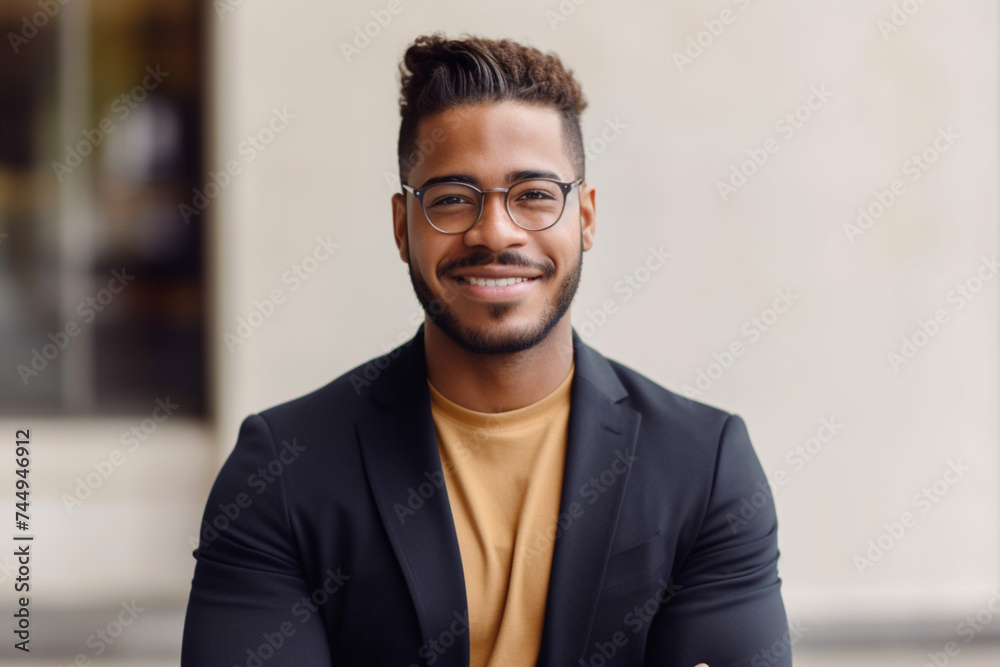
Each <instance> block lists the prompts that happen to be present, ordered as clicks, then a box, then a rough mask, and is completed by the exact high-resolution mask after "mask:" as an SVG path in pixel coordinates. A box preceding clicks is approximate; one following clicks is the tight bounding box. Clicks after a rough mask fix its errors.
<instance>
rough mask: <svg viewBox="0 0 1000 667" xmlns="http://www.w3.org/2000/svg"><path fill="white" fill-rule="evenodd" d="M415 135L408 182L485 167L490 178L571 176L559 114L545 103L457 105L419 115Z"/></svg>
mask: <svg viewBox="0 0 1000 667" xmlns="http://www.w3.org/2000/svg"><path fill="white" fill-rule="evenodd" d="M416 139H417V145H416V150H417V151H419V153H420V157H421V158H422V159H421V160H420V164H419V165H416V168H415V169H414V170H413V172H412V176H414V177H415V178H414V179H413V180H414V181H417V180H418V179H420V178H427V177H430V176H437V175H440V174H438V173H437V172H440V171H441V170H445V171H447V172H455V173H465V174H473V175H474V174H476V173H479V172H484V171H488V172H490V173H491V174H492V175H493V177H499V176H506V175H507V174H510V173H514V172H518V171H531V170H535V171H547V172H550V173H555V174H558V175H559V177H560V178H563V179H570V178H571V176H572V164H571V162H570V160H569V155H568V151H567V146H566V142H565V137H564V131H563V124H562V117H561V115H560V113H559V111H558V110H557V109H555V108H554V107H551V106H542V105H537V104H527V103H523V102H515V101H504V102H498V103H490V104H468V105H462V106H459V107H454V108H451V109H446V110H444V111H441V112H438V113H435V114H432V115H429V116H425V117H424V118H422V119H421V120H420V123H419V124H418V126H417V135H416ZM432 172H433V173H432Z"/></svg>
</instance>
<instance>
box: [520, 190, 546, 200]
mask: <svg viewBox="0 0 1000 667" xmlns="http://www.w3.org/2000/svg"><path fill="white" fill-rule="evenodd" d="M518 199H553V197H552V195H550V194H549V193H548V192H545V191H544V190H528V191H527V192H524V193H522V194H521V195H520V196H518Z"/></svg>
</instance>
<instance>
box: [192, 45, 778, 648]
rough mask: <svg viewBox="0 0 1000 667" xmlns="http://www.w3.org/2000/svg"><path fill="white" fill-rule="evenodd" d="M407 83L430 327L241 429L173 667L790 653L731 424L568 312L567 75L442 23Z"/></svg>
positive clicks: (414, 272) (767, 540) (578, 156)
mask: <svg viewBox="0 0 1000 667" xmlns="http://www.w3.org/2000/svg"><path fill="white" fill-rule="evenodd" d="M401 71H402V97H401V113H402V123H401V127H400V133H399V145H398V152H399V161H400V176H401V179H402V184H401V185H402V188H401V192H400V193H399V194H396V195H395V196H393V198H392V213H393V231H394V236H395V241H396V245H397V248H398V250H399V255H400V258H401V259H402V260H403V261H404V262H406V263H407V266H408V270H409V274H410V279H411V281H412V283H413V288H414V291H415V292H416V295H417V298H418V299H419V301H420V303H421V305H422V306H423V308H424V310H425V322H424V324H422V325H421V326H420V328H419V329H418V330H417V332H416V334H415V335H414V336H413V338H412V339H411V340H409V341H408V342H406V343H405V344H403V345H401V346H400V347H398V348H396V349H395V350H393V351H392V352H390V353H388V354H387V355H384V356H383V357H380V358H378V359H374V360H372V361H370V362H368V363H366V364H363V365H361V366H358V367H357V368H355V369H353V370H352V371H350V372H348V373H346V374H344V375H343V376H341V377H340V378H338V379H336V380H334V381H333V382H331V383H330V384H329V385H327V386H325V387H323V388H321V389H319V390H317V391H315V392H313V393H311V394H309V395H307V396H304V397H302V398H299V399H296V400H294V401H291V402H289V403H285V404H283V405H280V406H277V407H274V408H271V409H269V410H265V411H263V412H261V413H260V414H256V415H252V416H250V417H248V418H247V419H246V420H245V421H244V423H243V426H242V428H241V430H240V434H239V438H238V440H237V443H236V447H235V449H234V450H233V452H232V454H231V455H230V457H229V459H228V460H227V461H226V463H225V465H224V466H223V469H222V470H221V471H220V473H219V476H218V478H217V480H216V482H215V485H214V486H213V488H212V492H211V495H210V498H209V501H208V505H207V508H206V512H205V517H204V521H203V524H202V526H203V530H202V534H201V537H202V539H201V542H200V544H199V546H198V548H197V549H196V550H195V552H194V555H195V557H196V559H197V566H196V569H195V576H194V580H193V583H192V591H191V596H190V600H189V604H188V613H187V618H186V622H185V629H184V645H183V657H182V665H184V666H185V667H195V666H201V665H205V666H209V665H211V666H212V667H215V666H217V665H230V664H236V665H246V666H247V667H250V666H251V665H258V666H259V665H267V666H268V667H271V666H273V665H299V666H311V665H322V666H327V665H454V666H462V667H466V666H468V665H471V666H472V667H483V666H490V667H518V666H521V665H524V666H528V665H535V664H537V665H546V666H551V667H557V666H561V665H566V666H574V667H575V666H577V665H583V666H591V667H601V666H611V665H621V666H625V665H630V666H631V665H657V666H668V667H694V666H695V664H696V663H702V662H704V663H708V664H709V665H711V666H712V667H736V666H737V665H750V666H752V667H756V666H757V665H778V666H779V667H785V666H788V665H791V658H790V648H789V647H790V644H791V643H793V642H792V641H791V639H790V633H789V629H788V627H787V622H786V616H785V611H784V605H783V603H782V599H781V594H780V586H781V580H780V578H779V577H778V572H777V562H778V556H779V553H778V549H777V522H776V517H775V511H774V506H773V500H772V497H771V493H770V490H769V487H768V484H767V480H766V478H765V475H764V473H763V471H762V469H761V466H760V464H759V462H758V459H757V457H756V455H755V453H754V450H753V447H752V445H751V443H750V440H749V436H748V434H747V430H746V427H745V425H744V423H743V421H742V420H741V419H740V417H739V416H737V415H734V414H731V413H728V412H725V411H723V410H720V409H718V408H715V407H711V406H708V405H705V404H702V403H698V402H695V401H692V400H690V399H687V398H684V397H682V396H680V395H678V394H676V393H673V392H671V391H669V390H667V389H665V388H663V387H660V386H659V385H657V384H655V383H654V382H652V381H650V380H649V379H647V378H645V377H644V376H642V375H640V374H639V373H637V372H636V371H634V370H632V369H630V368H628V367H625V366H623V365H621V364H619V363H617V362H615V361H612V360H610V359H607V358H605V357H603V356H602V355H601V354H599V353H598V352H597V351H596V350H594V349H593V348H591V347H589V346H588V345H586V344H584V343H583V342H582V341H581V339H580V338H579V336H578V335H577V334H576V332H575V331H574V329H573V327H572V325H571V321H570V310H569V309H570V304H571V303H572V301H573V296H574V294H575V292H576V289H577V286H578V284H579V281H580V275H581V268H582V258H583V253H584V252H585V251H587V250H589V249H590V248H591V247H592V246H593V244H594V238H595V232H596V224H597V216H596V205H595V202H596V198H595V189H594V187H593V185H591V184H589V183H587V182H586V181H585V180H584V153H583V141H582V137H581V133H580V125H579V116H580V113H581V112H582V110H583V109H584V107H585V102H584V99H583V96H582V93H581V91H580V87H579V85H578V83H577V82H576V80H575V79H574V77H573V76H572V74H571V73H570V72H569V71H568V70H566V69H565V68H564V67H563V65H562V63H561V62H560V60H559V59H558V58H557V57H555V56H554V55H551V54H543V53H541V52H539V51H537V50H535V49H532V48H527V47H524V46H522V45H519V44H517V43H514V42H511V41H507V40H488V39H478V38H467V39H461V40H448V39H445V38H444V37H442V36H439V35H433V36H424V37H420V38H418V39H417V40H416V41H415V42H414V43H413V45H411V46H410V48H409V49H408V50H407V52H406V55H405V57H404V61H403V64H402V66H401ZM290 447H294V448H295V451H296V452H297V456H296V458H295V459H294V460H293V461H292V462H290V463H287V464H282V465H280V466H277V467H276V468H277V470H276V472H275V473H273V474H272V475H271V476H270V477H268V479H269V480H270V482H269V483H268V484H267V485H266V486H265V488H263V489H260V488H255V490H254V493H253V494H251V493H249V492H248V488H247V479H248V478H249V477H250V476H253V475H254V474H255V473H259V472H260V471H261V470H270V468H269V464H271V463H273V462H275V461H282V459H280V458H279V455H280V454H281V453H282V452H283V451H284V450H286V449H288V448H290ZM220 517H222V519H223V520H221V521H220Z"/></svg>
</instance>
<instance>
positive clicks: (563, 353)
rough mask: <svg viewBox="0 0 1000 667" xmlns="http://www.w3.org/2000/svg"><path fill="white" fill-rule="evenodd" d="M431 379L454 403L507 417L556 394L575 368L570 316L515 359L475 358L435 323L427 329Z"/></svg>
mask: <svg viewBox="0 0 1000 667" xmlns="http://www.w3.org/2000/svg"><path fill="white" fill-rule="evenodd" d="M424 352H425V355H426V359H427V378H428V379H429V380H430V381H431V384H433V385H434V387H435V388H436V389H437V390H438V391H440V392H441V393H442V394H444V396H445V397H446V398H448V399H449V400H451V401H453V402H455V403H458V404H459V405H461V406H462V407H464V408H468V409H469V410H476V411H478V412H507V411H509V410H516V409H518V408H523V407H524V406H526V405H531V404H532V403H534V402H536V401H538V400H541V399H542V398H545V397H546V396H548V395H549V394H550V393H552V392H553V391H555V389H556V387H558V386H559V385H560V384H561V383H562V382H563V380H565V379H566V376H567V375H568V374H569V369H570V367H571V366H572V365H573V330H572V328H571V324H570V319H569V313H567V314H566V316H564V317H563V318H562V319H561V320H560V321H559V323H558V324H556V326H555V327H553V328H552V331H550V332H549V335H548V336H546V337H545V340H543V341H542V342H541V343H539V344H538V345H535V346H534V347H532V348H530V349H527V350H523V351H522V352H516V353H513V354H497V355H489V354H475V353H473V352H470V351H468V350H466V349H465V348H463V347H461V346H460V345H458V344H457V343H455V341H453V340H452V339H451V338H450V337H449V336H448V335H447V334H446V333H444V332H443V331H442V330H441V329H439V328H438V327H437V325H435V324H434V323H433V322H430V321H428V322H426V323H425V325H424Z"/></svg>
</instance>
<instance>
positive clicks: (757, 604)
mask: <svg viewBox="0 0 1000 667" xmlns="http://www.w3.org/2000/svg"><path fill="white" fill-rule="evenodd" d="M778 555H779V552H778V522H777V516H776V514H775V509H774V498H773V496H772V493H771V490H770V487H769V485H768V482H767V477H766V476H765V474H764V471H763V469H762V468H761V465H760V461H759V460H758V458H757V455H756V453H755V452H754V450H753V447H752V445H751V444H750V436H749V435H748V433H747V429H746V425H745V424H744V422H743V420H742V419H741V418H740V417H739V416H738V415H729V416H728V417H727V419H726V422H725V423H724V424H723V427H722V432H721V435H720V441H719V446H718V454H717V458H716V466H715V471H714V478H713V480H712V487H711V491H710V493H709V498H708V506H707V508H706V510H705V515H704V519H703V521H702V524H701V529H700V531H699V532H698V536H697V538H696V540H695V543H694V545H693V547H692V549H691V550H690V552H689V554H688V555H687V557H686V559H684V561H683V562H682V564H681V565H680V566H679V567H678V568H675V570H674V573H673V575H672V581H671V582H670V583H671V584H672V591H671V592H672V595H670V597H669V599H667V600H666V601H665V602H664V603H663V605H662V606H661V607H660V609H659V611H658V612H657V614H656V616H655V617H654V618H653V620H652V623H651V626H650V632H649V635H648V637H647V650H646V653H645V655H646V659H645V665H647V666H648V667H652V666H654V665H655V666H656V667H694V666H695V665H696V664H698V663H701V662H704V663H708V665H709V666H710V667H791V664H792V658H791V645H792V644H794V643H795V640H796V637H795V636H794V635H791V634H790V633H789V628H788V622H787V619H786V616H785V607H784V603H783V601H782V598H781V592H780V588H781V579H780V578H779V577H778Z"/></svg>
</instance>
